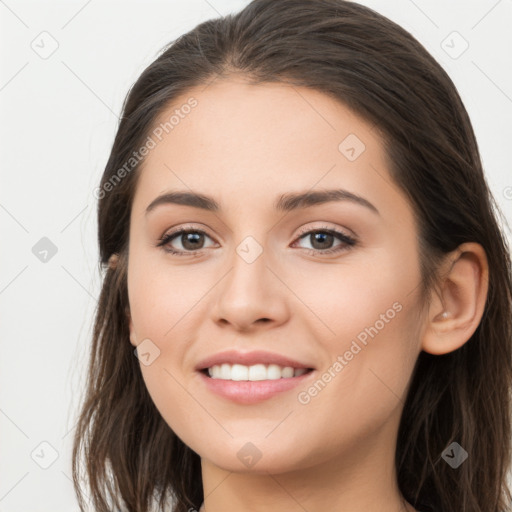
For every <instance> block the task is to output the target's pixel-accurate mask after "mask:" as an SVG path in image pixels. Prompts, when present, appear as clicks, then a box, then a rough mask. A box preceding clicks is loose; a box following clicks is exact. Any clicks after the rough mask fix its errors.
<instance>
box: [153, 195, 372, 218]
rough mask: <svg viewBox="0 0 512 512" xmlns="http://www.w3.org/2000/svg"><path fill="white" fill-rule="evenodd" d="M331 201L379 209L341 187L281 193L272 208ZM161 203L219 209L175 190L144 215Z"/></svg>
mask: <svg viewBox="0 0 512 512" xmlns="http://www.w3.org/2000/svg"><path fill="white" fill-rule="evenodd" d="M333 201H350V202H352V203H355V204H358V205H360V206H364V207H365V208H368V209H369V210H371V211H372V212H373V213H376V214H377V215H380V213H379V210H377V208H376V207H375V206H374V205H373V204H372V203H370V202H369V201H368V200H367V199H365V198H364V197H361V196H358V195H356V194H354V193H352V192H349V191H348V190H343V189H333V190H316V191H305V192H290V193H287V194H283V195H281V196H279V197H278V198H277V200H276V201H275V203H274V209H275V210H277V211H278V212H289V211H292V210H298V209H303V208H308V207H310V206H315V205H319V204H324V203H329V202H333ZM163 204H179V205H185V206H192V207H194V208H200V209H202V210H207V211H211V212H218V211H220V209H221V208H220V206H219V204H218V203H217V202H216V201H215V199H213V198H212V197H209V196H206V195H204V194H200V193H197V192H185V191H175V192H167V193H165V194H162V195H160V196H158V197H157V198H156V199H154V200H153V201H152V202H151V203H150V205H149V206H148V207H147V208H146V215H147V214H148V213H149V212H150V211H151V210H154V209H155V208H156V207H157V206H160V205H163Z"/></svg>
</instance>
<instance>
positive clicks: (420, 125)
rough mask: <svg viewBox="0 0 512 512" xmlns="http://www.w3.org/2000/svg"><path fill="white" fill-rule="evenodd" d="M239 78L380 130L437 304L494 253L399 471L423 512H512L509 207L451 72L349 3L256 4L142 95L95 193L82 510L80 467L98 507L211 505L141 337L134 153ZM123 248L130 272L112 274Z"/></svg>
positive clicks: (425, 366) (411, 423) (164, 61)
mask: <svg viewBox="0 0 512 512" xmlns="http://www.w3.org/2000/svg"><path fill="white" fill-rule="evenodd" d="M233 73H237V74H241V75H243V76H244V77H245V78H247V79H248V80H250V81H251V83H253V84H258V83H265V82H281V83H287V84H293V85H297V86H304V87H309V88H312V89H315V90H318V91H321V92H324V93H325V94H329V95H331V96H333V97H334V98H336V99H337V100H339V101H340V102H342V103H343V104H345V105H347V106H348V107H349V108H351V109H352V110H353V111H354V112H355V113H356V114H358V115H360V116H361V117H362V118H364V119H365V120H367V121H369V122H371V123H372V125H373V126H375V127H376V128H377V129H378V130H379V133H381V135H382V140H383V142H384V147H385V150H386V156H387V159H388V166H389V170H390V173H391V176H392V179H393V180H394V182H395V183H396V184H397V185H398V186H399V187H400V188H401V190H403V192H404V193H405V194H406V195H407V197H408V198H409V200H410V203H411V206H412V208H413V211H414V214H415V216H416V220H417V224H418V226H419V237H420V242H421V247H422V251H421V253H420V254H419V258H420V262H421V269H422V291H423V292H424V297H425V302H428V300H429V298H430V296H431V295H430V293H431V292H432V290H433V289H434V287H435V283H436V278H437V274H436V270H437V264H438V262H439V261H440V258H441V257H442V256H443V255H444V254H446V253H448V252H450V251H452V250H454V249H455V248H456V247H457V246H458V245H460V244H462V243H464V242H477V243H480V244H481V245H482V246H483V248H484V249H485V251H486V254H487V258H488V263H489V267H490V269H489V290H488V296H487V301H486V305H485V310H484V314H483V318H482V320H481V323H480V324H479V326H478V328H477V330H476V332H475V333H474V335H473V336H472V337H471V338H470V339H469V340H468V342H467V343H465V344H464V345H463V346H461V347H460V348H459V349H457V350H455V351H453V352H451V353H448V354H445V355H437V356H434V355H431V354H428V353H425V352H421V353H420V355H419V357H418V360H417V362H416V366H415V369H414V373H413V375H412V378H411V383H410V388H409V390H408V394H407V398H406V402H405V405H404V408H403V414H402V419H401V423H400V428H399V433H398V440H397V450H396V468H397V478H398V483H399V488H400V491H401V492H402V494H403V495H404V497H405V498H406V499H407V500H408V501H409V502H410V503H412V504H413V505H414V506H416V507H422V506H426V505H429V506H432V507H433V509H434V510H436V511H449V510H454V511H457V512H504V511H506V510H509V504H510V502H511V494H510V490H509V488H508V486H507V473H508V471H509V466H510V460H511V440H510V434H511V394H510V388H511V382H512V357H511V346H512V277H511V264H510V252H509V248H508V246H507V242H506V239H505V237H504V235H503V232H502V231H501V229H500V226H499V222H498V220H499V219H498V214H499V208H498V206H497V205H496V203H495V200H494V198H493V196H492V194H491V192H490V190H489V188H488V185H487V183H486V180H485V177H484V174H483V169H482V163H481V159H480V155H479V151H478V147H477V142H476V140H475V135H474V132H473V129H472V126H471V122H470V119H469V116H468V114H467V112H466V109H465V108H464V105H463V104H462V101H461V99H460V97H459V95H458V93H457V91H456V88H455V86H454V84H453V83H452V81H451V80H450V78H449V77H448V75H447V73H446V72H445V71H444V70H443V69H442V68H441V66H440V65H439V64H438V63H437V62H436V61H435V60H434V58H433V57H432V56H431V55H430V54H429V53H428V52H427V51H426V50H425V48H424V47H423V46H422V45H421V44H420V43H419V42H418V41H417V40H416V39H415V38H414V37H413V36H412V35H411V34H409V33H408V32H407V31H406V30H404V29H403V28H401V27H400V26H398V25H397V24H395V23H394V22H392V21H390V20H389V19H387V18H386V17H384V16H382V15H380V14H378V13H377V12H375V11H373V10H372V9H370V8H367V7H364V6H362V5H359V4H357V3H354V2H347V1H343V0H314V1H312V0H311V1H308V0H281V1H279V2H277V1H274V0H254V1H253V2H251V3H250V4H248V5H247V6H246V7H245V8H244V9H243V10H242V11H240V12H239V13H236V14H231V15H228V16H225V17H221V18H217V19H213V20H209V21H206V22H204V23H201V24H200V25H198V26H197V27H195V28H194V29H193V30H191V31H190V32H188V33H186V34H184V35H182V36H181V37H179V38H178V39H177V40H175V41H173V42H172V44H170V45H169V46H168V47H167V48H165V49H164V51H163V52H162V53H161V54H160V55H159V56H158V58H157V59H156V60H155V61H154V62H153V63H152V64H150V65H149V66H148V67H147V68H146V69H145V71H144V72H143V73H142V75H141V76H140V77H139V79H138V80H137V81H136V83H135V84H134V85H133V86H132V88H131V90H130V92H129V93H128V95H127V98H126V100H125V103H124V105H123V112H122V117H121V120H120V124H119V127H118V131H117V134H116V137H115V141H114V144H113V147H112V151H111V154H110V157H109V160H108V162H107V164H106V167H105V171H104V174H103V177H102V180H101V186H100V188H99V189H98V193H97V197H99V205H98V226H99V248H100V255H101V265H102V269H103V270H104V271H105V276H104V281H103V287H102V290H101V296H100V299H99V303H98V307H97V312H96V319H95V327H94V335H93V340H92V347H91V358H90V364H89V370H88V377H87V378H88V384H87V389H86V390H85V396H84V399H83V405H82V409H81V411H80V416H79V422H78V425H77V429H76V434H75V438H74V447H73V479H74V485H75V489H76V492H77V495H78V498H79V503H80V507H81V510H84V506H85V499H84V496H83V494H82V491H81V483H80V481H81V472H82V470H85V476H86V477H87V480H88V486H89V492H86V493H85V494H89V496H90V499H91V501H92V503H93V504H94V509H95V510H96V511H99V512H106V511H111V510H113V509H114V508H115V509H116V510H117V509H119V510H121V509H122V510H129V511H136V512H146V511H149V510H150V509H151V507H152V506H154V504H155V503H157V504H158V506H159V510H165V504H166V503H169V499H170V498H171V497H172V500H173V501H174V503H175V505H174V508H173V510H174V512H185V511H187V510H188V509H189V508H195V509H198V508H199V506H200V504H201V502H202V500H203V488H202V482H201V466H200V458H199V456H198V454H196V453H195V452H193V451H192V450H190V449H189V448H188V447H187V446H186V445H185V444H184V443H183V442H182V441H181V440H180V439H179V438H178V437H177V436H176V435H175V434H174V433H173V432H172V430H171V429H170V428H169V426H168V425H167V424H166V423H165V421H164V420H163V418H162V417H161V415H160V414H159V412H158V411H157V409H156V407H155V406H154V404H153V402H152V400H151V398H150V396H149V394H148V392H147V390H146V387H145V384H144V381H143V379H142V376H141V371H140V366H139V361H138V360H137V358H136V357H134V354H133V346H132V345H131V344H130V343H129V330H128V323H127V312H128V311H129V309H128V308H129V303H128V296H127V281H126V275H127V264H128V254H127V243H128V232H129V219H130V210H131V205H132V199H133V196H134V191H135V187H136V184H137V179H136V178H137V176H138V174H139V173H140V169H139V167H140V164H141V162H133V159H132V160H130V159H131V157H132V155H133V152H134V151H136V150H137V149H138V148H140V147H141V146H142V145H143V144H144V141H146V140H147V137H148V135H149V134H150V133H151V129H152V128H153V127H154V123H155V120H156V119H157V118H158V117H159V115H160V114H161V113H162V112H164V111H165V110H166V109H167V108H168V107H169V105H170V104H171V103H172V102H173V100H174V99H175V98H177V96H178V95H182V94H183V93H186V92H187V91H188V90H189V89H190V88H191V87H193V86H197V85H202V84H204V85H205V86H206V85H207V84H208V83H209V82H210V81H211V80H213V79H219V78H220V79H222V78H223V77H228V76H229V75H230V74H233ZM127 162H131V164H130V166H129V167H128V168H127V167H126V163H127ZM123 168H124V172H123V173H120V172H119V171H120V169H123ZM114 253H116V254H118V255H119V260H118V262H117V267H116V268H109V267H108V260H109V257H110V256H111V255H112V254H114ZM452 442H457V443H458V444H460V445H461V446H462V447H463V448H464V449H465V450H466V451H467V452H468V454H469V456H468V458H467V460H466V461H465V462H464V463H463V464H462V465H460V466H459V467H458V468H457V469H453V468H452V467H451V466H450V465H449V464H447V463H446V462H445V461H444V460H443V459H442V457H441V454H442V452H443V450H445V449H446V448H447V447H448V446H449V445H450V444H451V443H452ZM81 457H83V458H84V464H83V466H82V464H81V463H80V461H81Z"/></svg>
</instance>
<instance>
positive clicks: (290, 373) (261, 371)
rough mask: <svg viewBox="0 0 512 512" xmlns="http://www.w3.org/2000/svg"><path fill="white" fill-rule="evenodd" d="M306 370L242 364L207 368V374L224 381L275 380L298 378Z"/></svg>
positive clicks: (275, 365)
mask: <svg viewBox="0 0 512 512" xmlns="http://www.w3.org/2000/svg"><path fill="white" fill-rule="evenodd" d="M306 371H307V370H306V368H292V367H291V366H284V367H283V366H279V365H277V364H269V365H265V364H255V365H253V366H244V365H243V364H233V365H231V364H228V363H223V364H216V365H214V366H212V367H211V368H208V374H209V375H210V377H212V378H213V379H224V380H250V381H256V380H277V379H281V378H282V379H287V378H290V377H299V376H300V375H303V374H304V373H306Z"/></svg>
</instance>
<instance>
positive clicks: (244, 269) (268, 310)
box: [215, 235, 285, 328]
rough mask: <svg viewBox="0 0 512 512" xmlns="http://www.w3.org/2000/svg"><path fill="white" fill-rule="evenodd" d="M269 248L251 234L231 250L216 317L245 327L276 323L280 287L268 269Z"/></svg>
mask: <svg viewBox="0 0 512 512" xmlns="http://www.w3.org/2000/svg"><path fill="white" fill-rule="evenodd" d="M269 251H270V249H269V248H268V246H264V245H263V244H262V243H260V242H259V241H258V240H256V238H255V237H254V236H252V235H249V236H246V237H245V238H243V239H242V241H241V242H240V243H239V244H238V245H237V246H236V247H235V251H234V253H233V255H232V258H231V260H230V271H229V272H228V275H227V276H226V277H225V279H224V280H223V284H222V285H221V287H220V292H219V294H218V296H217V306H216V308H215V309H216V316H217V319H222V320H223V321H227V322H229V323H232V324H234V325H236V326H237V327H239V328H248V327H249V326H250V325H251V324H252V323H254V322H256V321H258V320H261V319H267V320H280V319H282V316H283V314H284V312H285V304H284V302H285V301H284V300H283V297H282V290H281V291H280V290H279V288H280V287H282V286H283V285H282V283H280V281H279V279H277V278H276V276H275V275H274V273H275V270H271V268H270V267H271V265H272V260H273V259H272V258H269V257H268V255H269V254H270V253H269Z"/></svg>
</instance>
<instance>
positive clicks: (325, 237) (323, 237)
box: [312, 233, 333, 249]
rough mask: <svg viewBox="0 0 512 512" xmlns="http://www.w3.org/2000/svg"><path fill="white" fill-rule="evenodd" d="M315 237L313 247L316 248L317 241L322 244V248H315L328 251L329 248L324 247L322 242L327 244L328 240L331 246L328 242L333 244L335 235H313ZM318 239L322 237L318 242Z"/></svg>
mask: <svg viewBox="0 0 512 512" xmlns="http://www.w3.org/2000/svg"><path fill="white" fill-rule="evenodd" d="M312 236H313V237H314V242H313V244H312V245H313V247H315V243H316V242H317V241H319V242H321V244H320V247H315V248H316V249H327V248H329V247H325V246H323V245H322V242H324V244H325V242H326V240H327V245H328V246H329V245H330V244H329V243H328V242H332V238H333V235H331V234H329V233H315V234H314V235H312ZM318 237H320V240H318Z"/></svg>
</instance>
